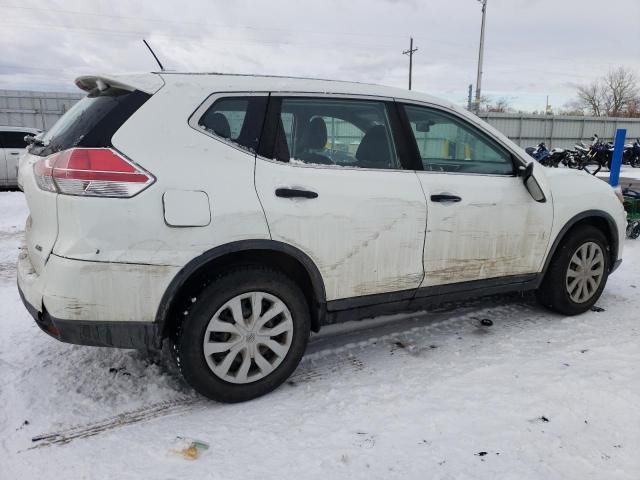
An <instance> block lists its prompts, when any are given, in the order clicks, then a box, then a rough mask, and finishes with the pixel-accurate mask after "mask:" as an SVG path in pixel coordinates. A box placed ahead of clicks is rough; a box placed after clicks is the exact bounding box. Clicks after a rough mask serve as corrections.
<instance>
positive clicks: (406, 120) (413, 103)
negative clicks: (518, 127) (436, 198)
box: [395, 98, 526, 178]
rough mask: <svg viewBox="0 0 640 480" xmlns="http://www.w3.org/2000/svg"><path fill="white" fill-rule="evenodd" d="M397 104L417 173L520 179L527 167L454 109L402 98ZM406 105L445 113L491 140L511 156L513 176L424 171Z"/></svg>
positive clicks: (503, 144) (518, 156) (489, 133)
mask: <svg viewBox="0 0 640 480" xmlns="http://www.w3.org/2000/svg"><path fill="white" fill-rule="evenodd" d="M395 102H396V104H397V105H398V110H399V113H400V118H401V119H402V121H403V123H404V129H405V131H406V132H407V133H409V139H408V140H409V143H410V144H411V145H412V146H413V148H412V150H413V154H414V156H415V157H414V158H415V160H416V162H415V163H416V165H417V166H419V167H420V168H419V169H417V170H416V171H420V172H424V173H430V174H438V175H443V174H446V175H475V176H481V177H504V178H511V177H518V176H519V175H520V167H521V166H526V163H525V162H524V161H523V160H522V159H521V158H520V155H518V154H517V153H516V152H515V151H514V150H513V149H512V148H510V147H509V146H508V145H505V143H504V142H503V141H502V140H501V139H499V138H497V137H496V136H495V135H493V134H492V133H491V132H487V131H486V130H484V129H483V128H482V127H481V126H480V125H478V124H477V123H476V122H473V121H471V119H469V118H466V117H465V116H463V115H460V113H458V112H456V111H455V110H453V109H450V108H445V107H443V106H442V105H436V104H433V103H427V102H418V101H414V100H406V99H401V98H396V99H395ZM405 105H408V106H414V107H421V108H428V109H430V110H435V111H437V112H441V113H444V114H445V115H450V116H452V117H454V118H455V119H456V120H458V121H459V122H461V123H462V124H463V125H466V126H468V127H469V129H470V130H471V131H472V132H474V133H476V132H477V133H479V134H480V136H481V137H482V136H484V137H487V138H489V139H490V140H491V141H492V142H493V143H495V144H496V145H497V146H499V147H500V148H501V149H502V150H504V151H505V153H506V154H507V155H508V156H509V159H510V161H511V165H512V167H513V171H512V173H511V174H503V173H478V172H445V171H442V172H438V171H434V170H425V169H424V165H423V163H422V156H421V155H420V149H419V148H418V143H417V142H416V139H415V135H413V131H412V129H411V123H410V122H409V117H408V115H407V112H406V110H405V109H404V106H405Z"/></svg>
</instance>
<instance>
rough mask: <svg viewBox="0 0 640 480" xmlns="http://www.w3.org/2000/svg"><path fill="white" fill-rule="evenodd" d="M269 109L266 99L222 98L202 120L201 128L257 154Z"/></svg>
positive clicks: (251, 97) (210, 108)
mask: <svg viewBox="0 0 640 480" xmlns="http://www.w3.org/2000/svg"><path fill="white" fill-rule="evenodd" d="M266 108H267V97H266V96H264V97H262V96H250V97H226V98H221V99H219V100H216V101H215V102H214V103H213V105H211V107H209V108H208V109H207V111H206V112H205V113H204V114H203V115H202V117H200V119H199V120H198V127H200V128H201V129H202V130H204V131H206V132H207V133H210V134H211V135H215V136H216V137H220V138H223V139H225V140H229V141H231V142H233V143H235V144H237V145H238V146H240V147H242V148H244V149H246V150H248V151H250V152H252V153H255V152H257V151H258V143H259V141H260V134H261V132H262V124H263V122H264V115H265V110H266Z"/></svg>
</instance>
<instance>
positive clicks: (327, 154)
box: [271, 97, 402, 169]
mask: <svg viewBox="0 0 640 480" xmlns="http://www.w3.org/2000/svg"><path fill="white" fill-rule="evenodd" d="M279 117H280V118H279V119H278V120H277V126H276V128H275V137H276V138H275V141H274V152H273V154H272V155H271V157H272V158H275V159H277V160H280V161H283V162H292V163H306V164H313V165H329V166H340V167H359V168H373V169H400V168H402V167H401V165H400V162H399V159H398V155H397V153H396V150H395V144H394V140H393V136H392V133H391V126H390V123H389V119H388V118H387V112H386V107H385V104H384V103H383V102H376V101H369V100H350V99H333V98H305V97H292V98H286V97H285V98H282V99H281V106H280V115H279Z"/></svg>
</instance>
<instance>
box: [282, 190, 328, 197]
mask: <svg viewBox="0 0 640 480" xmlns="http://www.w3.org/2000/svg"><path fill="white" fill-rule="evenodd" d="M276 197H281V198H318V194H317V193H316V192H312V191H311V190H301V189H299V188H278V189H276Z"/></svg>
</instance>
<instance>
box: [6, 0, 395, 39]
mask: <svg viewBox="0 0 640 480" xmlns="http://www.w3.org/2000/svg"><path fill="white" fill-rule="evenodd" d="M0 7H2V8H10V9H13V10H27V11H33V10H38V11H43V12H49V13H58V14H59V13H62V14H68V15H82V16H91V17H100V18H114V19H122V20H136V21H144V22H153V23H165V24H169V25H179V26H183V25H193V26H208V27H212V28H215V29H221V28H226V29H230V30H231V29H241V30H256V31H273V32H291V33H304V34H305V35H308V34H312V35H332V36H335V35H348V36H358V37H377V38H380V37H388V38H404V35H400V34H388V33H386V34H385V33H362V32H321V31H309V30H296V29H290V28H289V29H287V28H276V27H254V26H250V25H235V24H234V25H233V26H229V25H228V24H215V23H211V22H189V21H177V20H166V19H162V18H149V17H132V16H128V15H114V14H107V13H98V12H80V11H74V10H62V9H57V8H56V9H53V8H43V7H23V6H19V5H7V4H0Z"/></svg>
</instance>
